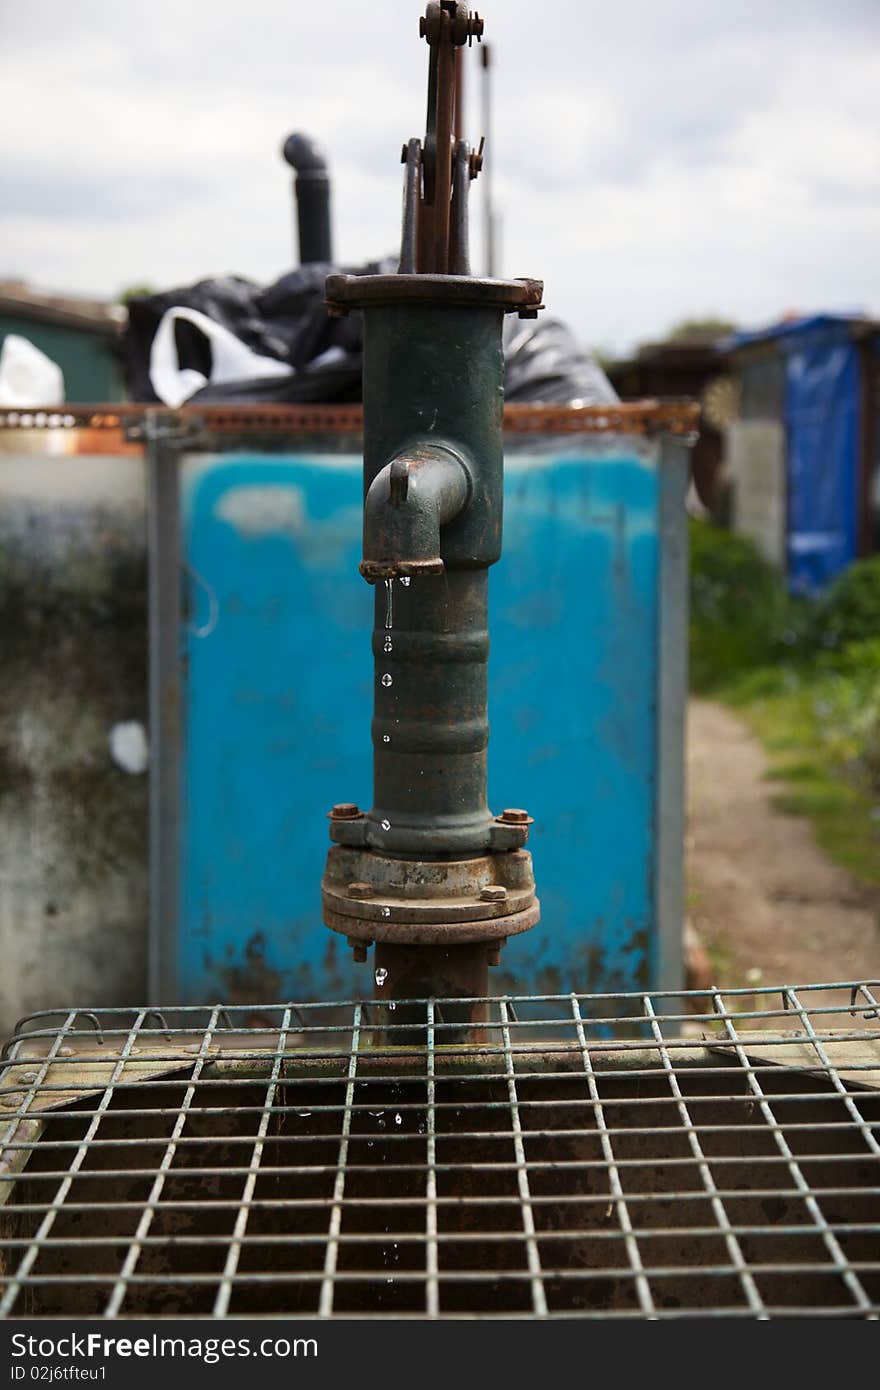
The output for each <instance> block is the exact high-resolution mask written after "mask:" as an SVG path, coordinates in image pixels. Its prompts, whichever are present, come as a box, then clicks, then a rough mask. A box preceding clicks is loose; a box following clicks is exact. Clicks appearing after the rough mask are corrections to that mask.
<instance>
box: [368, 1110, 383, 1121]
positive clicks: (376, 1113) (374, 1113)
mask: <svg viewBox="0 0 880 1390" xmlns="http://www.w3.org/2000/svg"><path fill="white" fill-rule="evenodd" d="M369 1113H370V1114H371V1115H372V1117H373V1119H374V1120H378V1119H379V1118H380V1117H381V1116H382V1115H384V1114H385V1111H384V1110H371V1111H370V1112H369Z"/></svg>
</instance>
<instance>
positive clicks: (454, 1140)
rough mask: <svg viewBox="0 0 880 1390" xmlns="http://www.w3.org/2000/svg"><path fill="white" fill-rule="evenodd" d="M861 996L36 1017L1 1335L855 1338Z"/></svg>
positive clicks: (868, 1058)
mask: <svg viewBox="0 0 880 1390" xmlns="http://www.w3.org/2000/svg"><path fill="white" fill-rule="evenodd" d="M878 994H880V988H878V982H877V981H857V982H839V983H836V984H829V985H806V986H779V987H774V988H772V989H771V988H761V989H749V990H726V991H721V990H711V991H703V992H700V991H695V992H688V993H676V994H671V993H665V994H664V993H662V992H655V993H633V994H625V995H624V994H616V995H577V994H568V995H558V996H549V995H548V996H539V997H522V998H521V997H503V998H497V999H494V1000H492V1001H491V1019H490V1022H489V1024H488V1025H487V1026H486V1028H485V1032H484V1036H483V1040H482V1041H481V1042H478V1043H475V1044H473V1045H470V1046H468V1047H461V1046H451V1045H447V1044H445V1043H444V1033H445V1032H446V1031H447V1029H448V1030H449V1031H450V1032H451V1030H452V1029H454V1028H455V1027H456V1026H457V1025H455V1024H450V1025H447V1024H445V1023H444V1019H443V1005H442V1003H438V1002H437V1001H433V1000H422V1001H414V1002H415V1003H416V1004H418V1008H419V1011H420V1012H419V1014H418V1017H421V1019H422V1022H421V1023H419V1022H416V1023H409V1024H399V1023H396V1021H395V1019H394V1016H393V1014H392V1013H390V1012H389V1011H388V1009H387V1006H380V1005H377V1004H375V1003H371V1002H367V1001H361V1002H357V1001H353V1002H349V1003H345V1004H339V1003H297V1004H280V1005H267V1006H261V1007H254V1006H228V1007H223V1006H221V1005H216V1006H211V1007H206V1008H186V1009H183V1008H175V1009H171V1010H164V1011H158V1010H156V1009H150V1008H143V1009H105V1010H99V1011H97V1012H87V1011H82V1010H78V1009H70V1010H63V1011H57V1012H55V1013H51V1014H50V1013H43V1014H36V1015H33V1016H32V1017H30V1018H28V1019H25V1020H23V1021H22V1022H21V1023H20V1024H19V1025H18V1027H17V1029H16V1032H15V1034H14V1036H13V1038H12V1039H10V1041H9V1043H7V1045H6V1048H5V1049H4V1065H3V1069H2V1071H0V1151H2V1154H0V1316H5V1317H13V1318H14V1317H29V1318H32V1317H40V1316H48V1317H57V1316H80V1317H86V1316H103V1317H115V1316H122V1317H130V1316H149V1317H162V1316H196V1317H212V1316H213V1317H234V1316H236V1315H240V1316H248V1317H252V1316H255V1315H257V1316H262V1315H265V1316H283V1317H314V1316H316V1315H317V1316H320V1317H328V1318H329V1317H333V1316H345V1317H352V1316H355V1317H379V1318H382V1317H392V1318H408V1317H409V1318H425V1317H427V1318H438V1317H440V1318H442V1317H511V1316H515V1317H518V1318H542V1319H543V1318H554V1317H564V1318H572V1317H586V1318H590V1317H621V1318H628V1317H636V1318H643V1317H651V1318H675V1317H680V1316H693V1315H694V1314H695V1313H697V1314H699V1313H709V1312H711V1313H712V1314H713V1315H720V1316H726V1317H734V1318H736V1317H750V1318H755V1317H758V1318H764V1317H773V1316H809V1317H817V1316H818V1317H860V1318H876V1317H877V1316H878V1314H880V1005H878ZM413 1016H414V1015H413V1014H412V1013H411V1012H410V1010H409V1008H408V1010H407V1017H413Z"/></svg>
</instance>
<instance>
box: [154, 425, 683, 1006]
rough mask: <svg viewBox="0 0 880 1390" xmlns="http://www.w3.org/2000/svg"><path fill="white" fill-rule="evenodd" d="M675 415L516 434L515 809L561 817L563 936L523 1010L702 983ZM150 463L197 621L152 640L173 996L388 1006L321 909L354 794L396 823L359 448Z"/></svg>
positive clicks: (507, 665) (165, 549)
mask: <svg viewBox="0 0 880 1390" xmlns="http://www.w3.org/2000/svg"><path fill="white" fill-rule="evenodd" d="M673 414H674V413H673ZM670 418H671V417H670V412H668V411H667V414H666V415H665V416H664V413H663V409H662V408H658V407H653V408H651V407H634V408H628V407H614V408H613V410H609V409H606V408H582V409H579V410H578V409H564V410H554V411H553V412H547V411H546V410H545V411H544V412H543V414H541V413H540V412H537V411H536V409H535V408H528V407H519V408H514V409H509V410H508V412H507V425H508V432H507V434H506V451H505V452H506V458H505V475H506V476H505V494H504V507H505V515H504V553H503V558H502V560H501V561H500V563H499V564H498V565H497V566H496V567H495V568H494V570H493V572H492V575H491V581H490V631H491V643H492V646H491V655H490V687H489V695H490V717H491V723H492V740H491V744H490V764H489V788H490V803H491V805H492V806H493V808H495V809H500V808H502V807H504V806H506V805H509V804H511V803H514V804H515V803H516V802H517V801H521V800H523V799H525V801H526V804H527V806H528V808H529V811H530V812H531V814H532V815H533V816H534V819H535V823H534V826H533V828H532V835H531V840H530V846H529V847H530V849H531V850H532V851H533V854H534V863H535V874H536V880H537V883H538V890H539V894H540V898H541V903H542V920H541V922H540V924H539V926H538V927H536V928H535V929H534V930H533V931H531V932H530V933H528V934H526V935H525V936H524V937H523V938H521V939H520V940H513V941H511V942H510V944H509V945H508V947H507V948H506V949H505V951H504V952H503V954H502V964H501V967H500V968H499V969H498V970H497V971H495V972H494V979H495V982H496V985H497V987H498V988H499V989H502V990H506V989H508V988H510V989H513V988H516V989H517V990H519V991H524V992H528V993H532V994H534V993H538V994H540V993H557V992H559V991H563V990H569V989H577V990H589V991H593V992H595V991H614V990H627V989H641V988H648V987H650V988H658V987H659V988H673V989H674V988H676V987H678V985H679V984H680V971H681V948H680V935H681V921H682V892H681V856H682V772H681V767H682V726H683V715H684V695H685V645H686V630H687V625H686V597H685V594H686V586H685V567H686V554H685V546H686V530H685V510H684V493H685V487H686V481H687V450H686V444H685V442H684V440H683V439H682V437H681V433H680V432H679V433H675V432H674V429H672V428H670V426H669V419H670ZM673 424H675V420H674V418H673ZM218 440H219V444H220V447H217V445H218ZM150 467H151V469H152V473H153V501H154V511H155V510H156V508H157V507H158V508H160V510H161V516H162V520H161V525H158V524H155V522H154V525H153V528H152V550H153V555H152V564H153V572H154V605H153V608H154V627H155V626H156V624H157V623H158V622H159V620H160V619H161V622H162V623H164V624H167V622H168V620H169V614H171V615H173V614H174V612H175V606H176V609H177V614H176V631H175V633H174V634H173V640H172V642H171V643H169V642H168V641H167V640H166V641H164V642H159V641H154V643H153V644H152V647H153V653H154V672H153V693H154V700H153V727H154V738H155V737H156V736H157V735H158V738H159V743H160V748H159V756H158V757H157V758H156V759H155V763H154V772H153V778H154V781H153V789H154V797H153V803H154V843H153V855H152V865H153V892H152V900H153V913H152V937H153V952H152V959H153V990H154V994H155V996H156V997H160V996H161V998H163V999H164V1000H166V1001H167V1000H169V999H176V1000H179V1001H180V1002H186V1003H196V1002H203V1001H208V1000H213V999H218V998H223V999H229V1000H234V1001H244V1002H253V1003H258V1002H260V1001H265V1000H269V999H279V998H280V999H288V998H289V999H297V998H310V999H315V998H333V997H343V998H344V997H350V996H352V995H357V994H361V995H368V994H369V993H370V988H369V987H370V978H369V972H370V969H371V967H370V966H369V965H354V964H352V962H351V959H350V953H349V951H348V950H347V948H346V944H345V942H344V940H343V939H342V938H340V937H337V936H335V935H334V934H332V933H330V932H328V931H327V929H326V928H325V927H324V926H323V925H322V923H321V910H320V877H321V866H322V863H323V858H324V854H325V850H326V821H325V815H326V812H327V810H328V809H329V806H330V804H331V803H332V802H333V801H334V800H338V798H339V795H340V789H341V788H344V789H345V792H346V796H347V797H349V798H350V799H351V800H353V801H359V802H360V803H361V804H364V805H368V804H369V802H370V785H371V743H370V717H371V697H372V658H371V650H370V630H371V622H372V591H371V589H370V588H369V587H368V586H367V585H366V584H365V583H364V582H363V580H361V578H360V577H359V575H358V571H357V565H358V560H359V558H360V554H361V519H362V501H361V486H362V481H361V479H362V475H361V458H360V453H359V441H358V439H357V438H356V437H353V436H348V437H347V438H346V437H342V436H339V435H338V434H337V435H335V436H327V437H326V438H325V439H324V440H323V441H322V440H320V439H318V440H316V437H315V436H314V434H312V435H311V436H310V437H306V436H303V437H302V438H301V439H297V437H296V436H294V437H293V438H290V437H289V436H286V437H285V439H284V442H283V445H281V446H280V447H279V441H278V440H277V439H276V440H275V441H274V442H273V443H272V444H271V445H270V446H267V445H266V443H265V440H261V441H260V442H259V443H256V442H253V443H251V442H249V440H248V438H247V437H246V436H245V437H243V436H242V433H241V431H239V432H238V433H237V434H234V435H232V434H231V435H229V436H228V439H223V438H221V437H220V436H217V435H215V436H213V437H212V441H211V444H210V445H209V446H208V447H199V448H197V449H194V448H192V447H186V446H184V445H183V444H176V445H170V444H169V443H168V442H167V441H166V442H165V443H164V444H162V445H161V447H157V445H156V441H155V440H154V442H153V447H152V453H151V462H150ZM163 499H164V501H163ZM175 513H177V515H175ZM178 560H179V562H180V564H181V565H182V567H183V573H184V575H185V580H184V586H183V587H184V593H183V600H182V602H180V603H177V602H176V595H175V590H176V587H177V586H176V573H177V562H178ZM169 692H171V694H169ZM169 709H171V710H172V711H173V714H171V715H169ZM524 789H525V791H524Z"/></svg>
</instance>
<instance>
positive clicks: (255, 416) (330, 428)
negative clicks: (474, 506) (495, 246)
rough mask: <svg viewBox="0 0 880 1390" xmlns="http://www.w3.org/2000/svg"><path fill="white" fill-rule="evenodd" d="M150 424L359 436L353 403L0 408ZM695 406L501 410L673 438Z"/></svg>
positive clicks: (95, 422)
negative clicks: (152, 421) (180, 406)
mask: <svg viewBox="0 0 880 1390" xmlns="http://www.w3.org/2000/svg"><path fill="white" fill-rule="evenodd" d="M148 415H149V416H150V417H151V418H152V419H153V420H154V421H155V423H156V425H165V426H167V427H169V428H171V427H173V426H178V427H181V426H182V427H186V426H188V425H189V426H196V427H201V428H202V429H204V430H206V431H208V432H209V433H212V434H238V433H241V432H259V433H263V434H272V435H284V434H288V435H296V434H303V435H311V434H340V435H341V434H360V433H361V431H362V429H363V423H364V415H363V407H362V406H360V405H236V406H225V405H204V406H198V405H192V406H184V407H183V408H182V409H180V410H171V409H169V408H167V407H165V406H155V405H144V404H136V405H129V404H119V405H117V404H105V405H86V404H71V405H66V406H33V407H30V408H28V409H22V408H21V407H16V408H15V409H8V408H4V409H0V430H59V429H60V430H64V429H91V430H122V431H131V430H136V429H137V427H138V426H141V425H142V424H143V422H144V420H145V419H146V417H147V416H148ZM699 423H700V407H699V405H698V404H697V402H696V401H691V400H675V401H657V400H643V401H626V402H621V403H619V404H616V405H505V407H504V429H505V431H506V432H508V433H511V434H548V435H552V434H635V435H653V434H673V435H688V434H692V433H693V432H694V431H695V430H696V429H698V428H699Z"/></svg>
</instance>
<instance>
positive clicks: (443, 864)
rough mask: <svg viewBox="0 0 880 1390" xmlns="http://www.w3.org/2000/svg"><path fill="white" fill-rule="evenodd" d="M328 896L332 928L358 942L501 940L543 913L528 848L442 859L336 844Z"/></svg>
mask: <svg viewBox="0 0 880 1390" xmlns="http://www.w3.org/2000/svg"><path fill="white" fill-rule="evenodd" d="M321 896H322V904H323V917H324V921H325V922H326V924H327V926H328V927H330V928H331V930H333V931H338V932H341V933H342V934H343V935H345V936H348V937H351V938H353V939H356V940H359V941H393V942H408V943H411V944H413V945H418V944H419V943H421V944H423V945H434V944H438V943H441V942H442V943H446V944H453V943H466V942H477V941H487V942H488V941H498V940H501V939H503V938H504V937H507V936H516V935H518V934H519V933H520V932H524V931H527V930H528V929H529V927H532V926H534V925H535V923H536V922H537V921H538V919H539V916H540V907H539V904H538V900H537V898H536V897H535V879H534V873H533V871H532V856H531V855H530V854H529V853H528V851H527V850H523V849H512V850H508V851H506V852H502V853H495V854H486V855H481V856H479V857H477V858H472V859H456V860H445V861H436V860H420V859H398V858H393V857H392V856H390V855H386V854H380V853H378V852H376V851H373V850H368V849H359V848H353V847H349V846H345V845H334V846H333V847H332V848H331V849H330V852H329V854H328V856H327V866H326V869H325V872H324V878H323V880H322V883H321Z"/></svg>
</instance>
